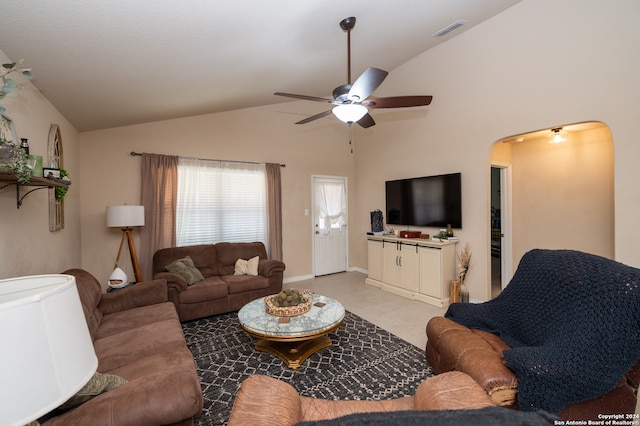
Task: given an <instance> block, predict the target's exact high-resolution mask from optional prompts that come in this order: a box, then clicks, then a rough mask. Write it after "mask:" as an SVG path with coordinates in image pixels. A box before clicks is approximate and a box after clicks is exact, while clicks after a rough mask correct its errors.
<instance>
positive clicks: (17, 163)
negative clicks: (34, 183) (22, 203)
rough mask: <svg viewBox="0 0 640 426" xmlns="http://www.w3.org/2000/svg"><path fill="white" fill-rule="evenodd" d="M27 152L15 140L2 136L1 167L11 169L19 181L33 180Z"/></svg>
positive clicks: (0, 144)
mask: <svg viewBox="0 0 640 426" xmlns="http://www.w3.org/2000/svg"><path fill="white" fill-rule="evenodd" d="M27 160H28V157H27V153H26V152H24V150H23V149H22V148H20V147H19V146H18V145H16V144H15V143H14V142H12V141H9V140H6V139H4V138H0V168H4V169H9V170H11V171H12V172H13V174H15V175H16V178H17V179H18V183H22V184H26V183H29V181H31V169H30V168H29V166H28V163H27Z"/></svg>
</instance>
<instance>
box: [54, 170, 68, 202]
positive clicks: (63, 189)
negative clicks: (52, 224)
mask: <svg viewBox="0 0 640 426" xmlns="http://www.w3.org/2000/svg"><path fill="white" fill-rule="evenodd" d="M64 177H69V173H68V172H67V171H66V170H65V169H60V179H62V178H64ZM68 190H69V187H68V186H57V187H56V200H64V196H65V195H67V191H68Z"/></svg>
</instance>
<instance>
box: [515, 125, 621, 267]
mask: <svg viewBox="0 0 640 426" xmlns="http://www.w3.org/2000/svg"><path fill="white" fill-rule="evenodd" d="M612 148H613V146H612V141H611V134H610V133H609V131H608V129H607V128H606V127H605V128H600V129H596V130H587V131H581V132H576V133H569V134H568V138H567V141H566V142H563V143H560V144H552V143H549V140H548V138H546V137H543V138H538V139H534V140H529V141H527V142H524V143H520V144H514V145H513V148H512V165H513V167H512V189H513V190H512V192H513V194H512V206H513V211H512V212H513V215H512V217H513V223H512V225H513V262H514V265H513V266H514V270H515V267H516V266H517V264H518V263H519V261H520V259H521V258H522V256H523V255H524V254H525V253H526V252H527V251H529V250H531V249H533V248H538V247H542V248H549V249H562V248H568V249H576V250H582V251H586V252H588V253H594V254H597V255H600V256H604V257H608V258H613V256H614V238H613V232H614V220H613V149H612Z"/></svg>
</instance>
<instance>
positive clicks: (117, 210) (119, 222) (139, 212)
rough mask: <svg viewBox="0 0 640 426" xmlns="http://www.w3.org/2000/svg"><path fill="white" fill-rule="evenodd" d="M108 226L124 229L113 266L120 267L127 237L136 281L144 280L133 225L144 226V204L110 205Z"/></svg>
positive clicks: (108, 208)
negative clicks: (134, 240)
mask: <svg viewBox="0 0 640 426" xmlns="http://www.w3.org/2000/svg"><path fill="white" fill-rule="evenodd" d="M107 226H108V227H109V228H120V229H121V230H122V239H121V240H120V248H119V249H118V256H117V257H116V263H115V265H114V266H113V268H114V269H115V268H117V267H118V262H119V261H120V253H122V246H123V245H124V241H125V239H126V240H127V241H128V243H129V254H130V255H131V263H132V265H133V273H134V274H135V276H136V282H140V281H142V274H141V273H140V265H139V264H138V255H137V254H136V246H135V244H134V243H133V229H132V228H133V227H134V226H144V206H127V205H124V206H108V207H107Z"/></svg>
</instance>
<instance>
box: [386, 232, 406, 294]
mask: <svg viewBox="0 0 640 426" xmlns="http://www.w3.org/2000/svg"><path fill="white" fill-rule="evenodd" d="M401 253H402V252H401V251H400V243H395V242H385V244H384V262H383V266H382V281H383V282H385V283H386V284H391V285H394V286H396V287H397V286H399V285H400V283H401V282H402V270H401V269H400V262H401V259H400V256H401Z"/></svg>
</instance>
